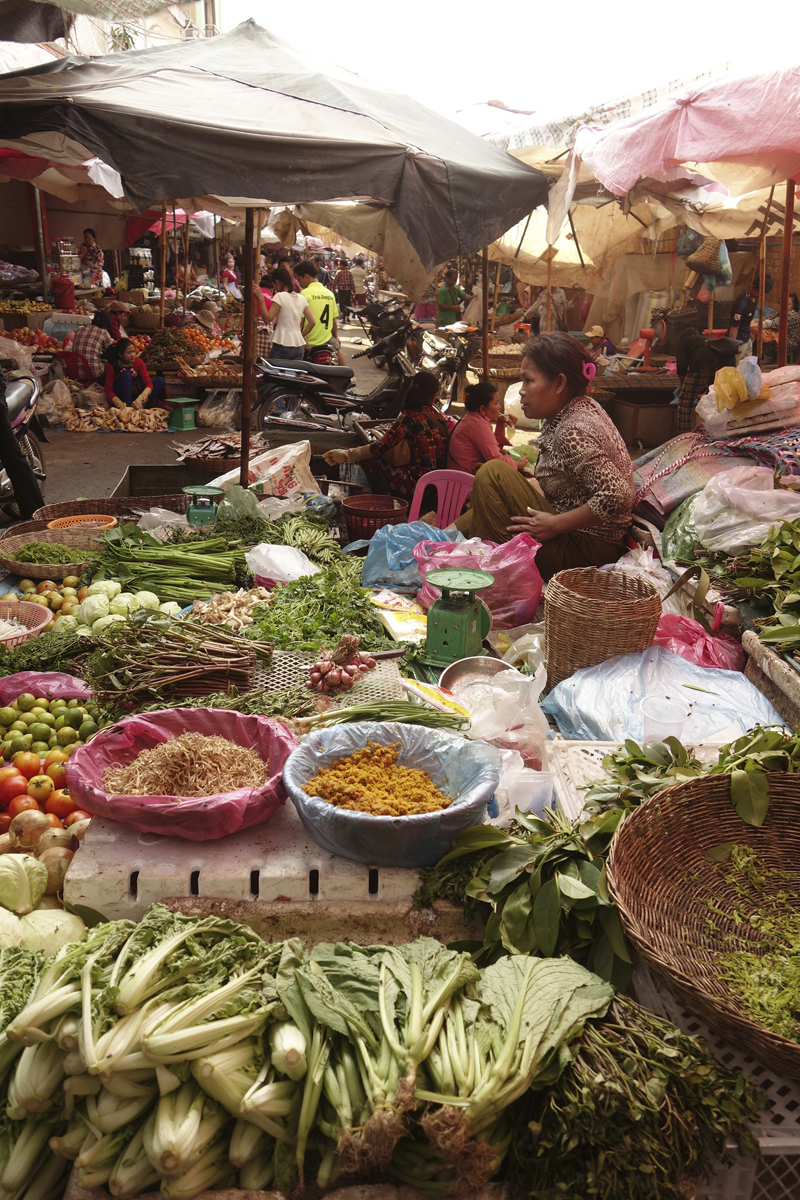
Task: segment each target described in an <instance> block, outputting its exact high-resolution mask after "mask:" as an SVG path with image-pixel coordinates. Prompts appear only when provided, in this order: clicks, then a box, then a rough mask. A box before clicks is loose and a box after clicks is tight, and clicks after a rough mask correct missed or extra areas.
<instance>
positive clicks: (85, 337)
mask: <svg viewBox="0 0 800 1200" xmlns="http://www.w3.org/2000/svg"><path fill="white" fill-rule="evenodd" d="M113 342H114V335H113V334H112V332H111V317H110V316H109V314H108V313H107V312H102V311H99V312H96V313H95V314H94V316H93V317H92V323H91V325H79V326H78V328H77V329H76V330H75V333H74V335H73V338H72V345H71V346H70V350H71V351H72V353H73V354H79V355H81V357H82V358H85V359H86V365H85V366H84V364H83V363H82V362H79V363H78V379H79V380H80V382H81V383H95V382H98V381H99V380H101V379H102V378H103V377H104V375H105V373H106V360H105V358H104V357H103V355H104V353H105V351H106V350H107V349H108V347H109V346H111V345H112V344H113ZM87 369H88V373H87Z"/></svg>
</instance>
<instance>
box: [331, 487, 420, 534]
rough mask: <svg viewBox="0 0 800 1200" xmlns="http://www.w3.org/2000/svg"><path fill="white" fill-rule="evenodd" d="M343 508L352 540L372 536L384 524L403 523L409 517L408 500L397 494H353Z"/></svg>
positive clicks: (348, 532)
mask: <svg viewBox="0 0 800 1200" xmlns="http://www.w3.org/2000/svg"><path fill="white" fill-rule="evenodd" d="M342 509H343V511H344V523H345V525H346V526H347V536H348V537H349V538H350V541H351V542H355V541H358V539H359V538H371V537H372V535H373V533H377V531H378V530H379V529H382V528H383V526H384V525H402V523H403V521H405V520H406V518H407V517H408V501H407V500H398V499H397V497H396V496H373V495H368V496H351V497H350V499H349V500H343V501H342Z"/></svg>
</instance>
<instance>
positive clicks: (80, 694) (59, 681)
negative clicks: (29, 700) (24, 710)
mask: <svg viewBox="0 0 800 1200" xmlns="http://www.w3.org/2000/svg"><path fill="white" fill-rule="evenodd" d="M24 692H29V693H30V694H31V695H32V696H46V697H47V698H48V699H49V700H54V699H56V697H59V698H61V699H64V700H71V699H72V698H73V697H74V698H75V699H76V700H88V699H89V697H90V696H91V694H92V692H91V688H90V687H89V685H88V683H84V682H83V680H82V679H78V678H77V677H76V676H75V675H66V674H64V672H63V671H18V672H17V673H16V675H6V677H5V679H0V705H6V704H13V702H14V701H15V700H16V698H17V696H21V695H22V694H23V693H24Z"/></svg>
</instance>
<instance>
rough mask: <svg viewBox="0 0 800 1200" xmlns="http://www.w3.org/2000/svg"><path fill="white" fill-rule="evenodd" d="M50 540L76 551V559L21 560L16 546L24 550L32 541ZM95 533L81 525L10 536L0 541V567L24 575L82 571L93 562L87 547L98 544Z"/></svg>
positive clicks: (45, 576)
mask: <svg viewBox="0 0 800 1200" xmlns="http://www.w3.org/2000/svg"><path fill="white" fill-rule="evenodd" d="M32 541H36V542H50V543H53V544H55V545H58V546H64V547H66V548H68V549H69V550H72V551H74V554H75V558H74V561H72V562H68V563H29V562H20V561H19V559H17V558H15V557H14V552H15V550H20V549H21V548H22V547H23V546H26V545H27V544H28V542H32ZM94 544H95V543H94V538H93V536H92V534H91V533H90V532H89V533H87V532H86V531H85V530H81V529H42V530H40V531H39V532H37V533H33V534H30V533H27V534H26V533H21V534H16V535H15V536H14V537H6V538H3V540H2V541H0V567H5V569H6V571H8V572H9V573H10V574H11V575H20V576H21V577H22V578H23V579H52V580H53V582H54V583H55V582H57V581H58V580H59V579H66V577H67V576H68V575H82V574H83V573H84V571H86V570H87V568H88V567H89V565H90V562H91V560H90V558H88V557H87V555H86V551H87V550H89V549H90V548H91V547H92V546H94Z"/></svg>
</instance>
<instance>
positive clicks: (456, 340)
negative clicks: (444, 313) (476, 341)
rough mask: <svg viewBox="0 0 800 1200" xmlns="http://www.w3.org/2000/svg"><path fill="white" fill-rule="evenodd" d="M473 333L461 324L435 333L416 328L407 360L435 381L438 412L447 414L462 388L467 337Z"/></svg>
mask: <svg viewBox="0 0 800 1200" xmlns="http://www.w3.org/2000/svg"><path fill="white" fill-rule="evenodd" d="M474 332H475V327H474V326H472V325H464V324H463V322H458V324H455V325H449V326H447V327H446V328H445V329H443V330H441V331H440V332H437V333H431V332H430V331H429V330H427V329H425V330H424V329H422V328H421V326H416V329H415V339H414V340H415V343H416V348H415V349H412V351H411V357H412V359H413V361H414V362H415V363H416V364H417V365H418V366H419V367H420V368H421V369H422V370H423V371H429V372H430V373H431V374H432V375H436V376H437V378H438V379H439V407H440V408H441V410H442V412H447V411H448V409H449V408H450V406H451V404H454V403H455V402H456V401H457V400H458V398H459V395H460V393H461V391H462V390H463V388H464V384H465V383H466V376H467V366H468V364H469V359H470V353H471V345H470V335H471V334H473V333H474ZM442 333H443V334H444V336H443V337H442V336H441V334H442Z"/></svg>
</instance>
